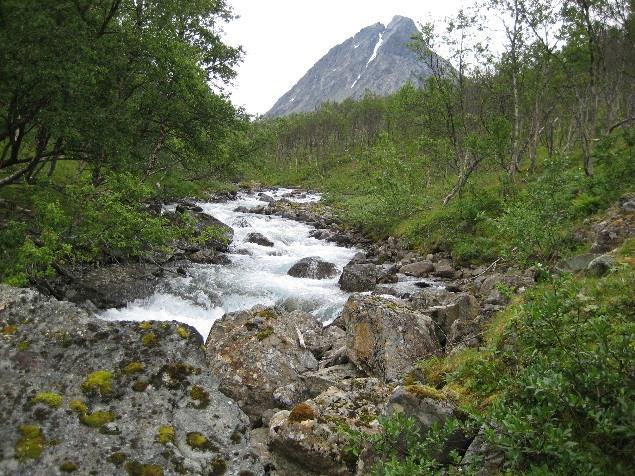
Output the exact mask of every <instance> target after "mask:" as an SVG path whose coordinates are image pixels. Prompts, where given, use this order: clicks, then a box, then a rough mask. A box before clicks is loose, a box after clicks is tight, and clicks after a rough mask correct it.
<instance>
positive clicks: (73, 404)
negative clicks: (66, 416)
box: [68, 400, 88, 413]
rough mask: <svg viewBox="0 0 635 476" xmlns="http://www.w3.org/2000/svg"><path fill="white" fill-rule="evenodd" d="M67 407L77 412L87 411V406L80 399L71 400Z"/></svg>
mask: <svg viewBox="0 0 635 476" xmlns="http://www.w3.org/2000/svg"><path fill="white" fill-rule="evenodd" d="M68 406H69V408H70V409H71V410H73V411H74V412H77V413H86V412H88V406H86V404H85V403H84V402H82V401H81V400H71V401H70V402H69V404H68Z"/></svg>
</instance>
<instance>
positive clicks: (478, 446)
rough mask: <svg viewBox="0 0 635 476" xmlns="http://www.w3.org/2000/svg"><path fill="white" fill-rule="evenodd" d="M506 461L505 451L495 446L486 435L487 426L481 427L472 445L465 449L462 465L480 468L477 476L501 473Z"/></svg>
mask: <svg viewBox="0 0 635 476" xmlns="http://www.w3.org/2000/svg"><path fill="white" fill-rule="evenodd" d="M504 463H505V454H504V452H503V451H501V450H499V449H497V448H494V447H493V446H492V445H491V444H490V443H488V441H487V439H486V437H485V428H481V429H480V431H479V432H478V434H477V435H476V437H475V438H474V440H472V443H470V446H469V447H468V448H467V450H466V451H465V454H464V455H463V459H462V460H461V466H462V467H465V468H469V467H470V466H471V465H474V466H475V467H476V468H478V470H477V472H476V476H490V475H495V474H500V473H501V471H502V470H503V464H504Z"/></svg>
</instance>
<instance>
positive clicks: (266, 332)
mask: <svg viewBox="0 0 635 476" xmlns="http://www.w3.org/2000/svg"><path fill="white" fill-rule="evenodd" d="M271 334H273V327H271V326H267V327H265V328H264V329H263V330H261V331H260V332H258V334H256V339H258V340H260V341H262V340H265V339H266V338H267V337H269V336H270V335H271Z"/></svg>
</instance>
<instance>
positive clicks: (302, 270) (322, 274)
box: [287, 256, 338, 279]
mask: <svg viewBox="0 0 635 476" xmlns="http://www.w3.org/2000/svg"><path fill="white" fill-rule="evenodd" d="M287 274H288V275H289V276H293V277H294V278H309V279H329V278H334V277H335V276H337V274H338V271H337V268H336V267H335V265H334V264H333V263H329V262H327V261H323V260H321V259H320V258H319V257H317V256H311V257H308V258H302V259H301V260H300V261H298V262H297V263H296V264H294V265H293V266H291V268H290V269H289V271H288V272H287Z"/></svg>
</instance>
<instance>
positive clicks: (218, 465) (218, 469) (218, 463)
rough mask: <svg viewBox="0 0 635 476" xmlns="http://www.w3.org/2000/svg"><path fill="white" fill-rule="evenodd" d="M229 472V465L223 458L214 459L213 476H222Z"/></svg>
mask: <svg viewBox="0 0 635 476" xmlns="http://www.w3.org/2000/svg"><path fill="white" fill-rule="evenodd" d="M226 472H227V463H226V462H225V460H224V459H222V458H214V459H213V460H212V472H211V473H210V475H211V476H222V475H223V474H225V473H226Z"/></svg>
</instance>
